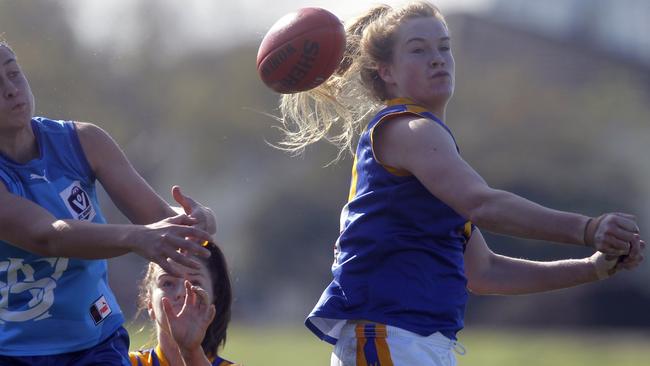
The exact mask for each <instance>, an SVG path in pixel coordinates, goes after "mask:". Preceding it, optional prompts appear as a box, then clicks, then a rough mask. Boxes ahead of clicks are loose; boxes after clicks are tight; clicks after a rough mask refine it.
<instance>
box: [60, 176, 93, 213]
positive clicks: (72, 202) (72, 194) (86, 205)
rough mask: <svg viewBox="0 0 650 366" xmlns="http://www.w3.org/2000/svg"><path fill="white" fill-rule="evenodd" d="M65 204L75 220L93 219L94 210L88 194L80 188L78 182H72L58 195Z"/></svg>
mask: <svg viewBox="0 0 650 366" xmlns="http://www.w3.org/2000/svg"><path fill="white" fill-rule="evenodd" d="M59 196H61V199H63V202H65V205H66V207H67V208H68V211H70V214H71V215H72V217H73V218H75V219H77V220H88V221H90V220H92V219H94V218H95V208H94V207H93V205H92V202H91V201H90V197H89V196H88V193H86V191H84V190H83V188H81V184H80V183H79V181H74V182H72V184H70V185H69V186H68V188H66V189H64V190H63V192H61V193H59Z"/></svg>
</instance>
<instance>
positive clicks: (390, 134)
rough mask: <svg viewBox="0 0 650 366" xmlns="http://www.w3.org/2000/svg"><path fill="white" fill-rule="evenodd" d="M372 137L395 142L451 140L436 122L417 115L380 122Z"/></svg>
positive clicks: (402, 116)
mask: <svg viewBox="0 0 650 366" xmlns="http://www.w3.org/2000/svg"><path fill="white" fill-rule="evenodd" d="M375 130H376V131H375V132H374V136H373V138H376V139H380V140H384V141H386V142H388V141H391V140H394V141H395V142H397V143H400V144H404V143H407V144H408V143H413V142H418V141H420V142H427V143H431V142H434V141H438V140H440V142H452V143H453V139H452V138H451V136H450V135H449V133H448V132H447V131H446V130H445V129H444V128H443V127H442V126H441V125H439V124H438V123H436V122H435V121H433V120H430V119H428V118H423V117H420V116H417V115H401V116H397V117H394V118H391V119H390V120H387V121H383V122H381V123H380V124H379V125H378V126H377V127H376V128H375Z"/></svg>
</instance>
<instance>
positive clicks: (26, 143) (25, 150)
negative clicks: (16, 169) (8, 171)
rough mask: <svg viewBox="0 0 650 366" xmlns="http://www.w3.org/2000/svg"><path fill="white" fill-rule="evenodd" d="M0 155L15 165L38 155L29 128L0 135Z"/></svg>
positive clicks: (34, 138) (34, 140)
mask: <svg viewBox="0 0 650 366" xmlns="http://www.w3.org/2000/svg"><path fill="white" fill-rule="evenodd" d="M0 153H2V155H4V156H6V157H8V158H9V159H11V160H13V161H15V162H17V163H26V162H28V161H30V160H33V159H36V158H37V157H38V155H39V152H38V144H37V142H36V136H34V131H33V130H32V128H31V126H29V125H28V126H26V127H25V128H21V129H20V130H16V131H2V132H1V133H0Z"/></svg>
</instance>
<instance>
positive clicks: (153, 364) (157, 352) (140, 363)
mask: <svg viewBox="0 0 650 366" xmlns="http://www.w3.org/2000/svg"><path fill="white" fill-rule="evenodd" d="M129 358H130V359H131V366H171V365H170V364H169V362H168V361H167V359H166V358H165V355H164V354H163V353H162V350H161V349H160V345H158V346H156V348H155V349H154V348H150V349H146V350H140V351H137V352H129ZM210 362H211V365H212V366H228V365H235V364H234V363H232V362H230V361H227V360H224V359H223V358H221V357H219V356H217V357H215V358H214V359H213V360H210ZM235 366H236V365H235Z"/></svg>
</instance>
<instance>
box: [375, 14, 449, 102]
mask: <svg viewBox="0 0 650 366" xmlns="http://www.w3.org/2000/svg"><path fill="white" fill-rule="evenodd" d="M380 75H382V78H383V79H384V80H385V81H386V84H387V86H388V88H389V89H388V90H389V91H390V94H393V95H392V97H393V98H397V97H399V98H410V99H412V100H414V101H416V102H418V103H420V104H422V105H424V106H426V107H432V108H433V109H434V110H435V109H438V108H444V107H445V106H446V104H447V102H448V101H449V99H450V98H451V96H452V94H453V93H454V58H453V56H452V54H451V46H450V38H449V32H448V30H447V28H446V27H445V25H444V24H443V23H442V22H441V21H440V20H438V19H436V18H435V17H426V18H413V19H409V20H407V21H405V22H404V23H402V25H400V27H399V29H398V31H397V37H396V43H395V48H394V50H393V60H392V63H391V64H390V65H386V66H384V67H383V70H380Z"/></svg>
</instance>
